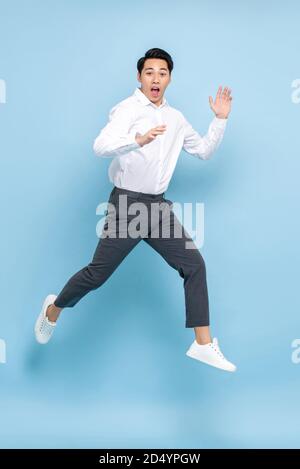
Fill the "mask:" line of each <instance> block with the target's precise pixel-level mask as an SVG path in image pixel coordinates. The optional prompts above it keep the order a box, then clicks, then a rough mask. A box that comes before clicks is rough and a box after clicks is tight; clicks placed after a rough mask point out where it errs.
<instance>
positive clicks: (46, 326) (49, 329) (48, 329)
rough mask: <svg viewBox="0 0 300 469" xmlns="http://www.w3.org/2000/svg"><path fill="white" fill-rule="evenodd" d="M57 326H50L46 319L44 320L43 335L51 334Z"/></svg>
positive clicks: (41, 330)
mask: <svg viewBox="0 0 300 469" xmlns="http://www.w3.org/2000/svg"><path fill="white" fill-rule="evenodd" d="M54 327H55V326H52V324H49V322H48V321H47V320H46V318H43V321H41V326H40V332H41V333H42V334H47V335H49V334H51V332H52V331H53V328H54Z"/></svg>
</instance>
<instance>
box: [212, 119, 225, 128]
mask: <svg viewBox="0 0 300 469" xmlns="http://www.w3.org/2000/svg"><path fill="white" fill-rule="evenodd" d="M227 122H228V117H227V119H222V118H221V117H217V116H215V117H214V118H213V124H214V126H215V127H218V128H219V129H225V127H226V124H227Z"/></svg>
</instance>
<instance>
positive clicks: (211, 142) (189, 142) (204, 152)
mask: <svg viewBox="0 0 300 469" xmlns="http://www.w3.org/2000/svg"><path fill="white" fill-rule="evenodd" d="M226 123H227V119H221V118H218V117H214V119H213V120H212V122H211V123H210V125H209V128H208V132H207V134H206V135H205V136H204V137H202V136H201V135H200V134H199V133H198V132H197V131H196V130H194V129H193V127H192V126H191V124H190V123H189V122H188V121H187V120H186V119H184V142H183V149H184V150H185V151H186V152H187V153H190V154H191V155H194V156H197V157H198V158H201V159H203V160H207V159H208V158H209V157H210V156H211V154H212V153H213V152H214V151H215V150H216V149H217V147H218V146H219V145H220V143H221V141H222V139H223V135H224V132H225V128H226Z"/></svg>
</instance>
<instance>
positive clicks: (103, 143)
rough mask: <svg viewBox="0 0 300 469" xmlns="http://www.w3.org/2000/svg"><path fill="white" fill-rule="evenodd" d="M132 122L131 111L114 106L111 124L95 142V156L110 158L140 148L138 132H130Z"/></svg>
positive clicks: (110, 115)
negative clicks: (137, 137)
mask: <svg viewBox="0 0 300 469" xmlns="http://www.w3.org/2000/svg"><path fill="white" fill-rule="evenodd" d="M132 122H133V118H132V110H131V109H129V108H128V107H127V106H124V105H117V106H114V107H113V108H112V109H111V111H110V113H109V122H108V123H107V124H106V126H105V127H103V129H102V130H101V132H100V134H99V135H98V137H97V138H96V139H95V140H94V144H93V150H94V152H95V154H96V155H97V156H101V157H104V158H106V157H108V158H109V157H114V156H119V155H123V154H124V153H127V152H129V151H132V150H135V149H136V148H140V145H139V144H138V143H137V141H136V139H135V135H136V131H131V132H129V128H130V125H131V124H132Z"/></svg>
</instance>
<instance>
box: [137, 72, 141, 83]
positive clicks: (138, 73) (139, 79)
mask: <svg viewBox="0 0 300 469" xmlns="http://www.w3.org/2000/svg"><path fill="white" fill-rule="evenodd" d="M137 80H138V81H139V82H140V81H141V75H140V72H137Z"/></svg>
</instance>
